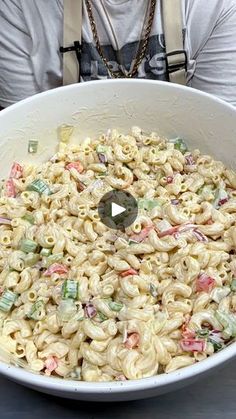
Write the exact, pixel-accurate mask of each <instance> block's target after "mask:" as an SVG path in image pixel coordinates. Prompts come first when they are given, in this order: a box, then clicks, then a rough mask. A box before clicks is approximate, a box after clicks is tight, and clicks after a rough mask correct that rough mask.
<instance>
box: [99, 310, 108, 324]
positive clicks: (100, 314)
mask: <svg viewBox="0 0 236 419" xmlns="http://www.w3.org/2000/svg"><path fill="white" fill-rule="evenodd" d="M98 317H99V320H101V322H104V321H105V320H108V317H107V316H105V314H103V313H102V312H101V311H99V312H98Z"/></svg>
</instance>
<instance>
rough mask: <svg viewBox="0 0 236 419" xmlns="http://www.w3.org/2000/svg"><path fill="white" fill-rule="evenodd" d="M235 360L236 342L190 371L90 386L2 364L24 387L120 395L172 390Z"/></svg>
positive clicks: (0, 371)
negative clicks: (163, 388)
mask: <svg viewBox="0 0 236 419" xmlns="http://www.w3.org/2000/svg"><path fill="white" fill-rule="evenodd" d="M235 356H236V342H233V343H231V344H230V345H229V346H228V347H226V348H224V349H222V350H221V351H219V352H217V353H215V354H213V355H211V356H209V357H208V358H206V359H204V360H202V361H199V362H197V363H195V364H193V365H190V366H188V367H184V368H180V369H179V370H176V371H173V372H170V373H168V374H167V373H163V374H159V375H154V376H152V377H148V378H141V379H137V380H127V381H106V382H105V381H104V382H86V381H76V380H67V379H63V378H57V377H47V376H45V375H40V374H37V373H33V372H29V371H27V370H24V369H22V368H19V367H15V366H12V365H9V364H6V363H4V362H0V374H2V375H4V376H6V377H8V378H10V379H12V380H13V381H17V382H20V383H22V384H24V385H27V384H28V385H29V386H33V387H38V388H42V389H47V390H53V391H56V392H58V393H61V392H63V393H68V394H69V393H70V394H71V393H81V394H86V393H87V394H100V393H103V394H109V393H110V394H111V393H112V394H119V393H130V392H138V391H141V390H145V391H147V390H151V389H155V388H161V387H166V386H171V384H175V383H181V382H183V381H185V380H188V379H191V378H195V377H196V378H197V377H198V376H199V375H201V374H203V373H206V372H207V371H210V370H211V369H214V368H215V367H217V366H219V365H221V364H223V363H224V362H226V361H229V360H230V359H232V358H233V357H235Z"/></svg>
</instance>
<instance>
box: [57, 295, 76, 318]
mask: <svg viewBox="0 0 236 419" xmlns="http://www.w3.org/2000/svg"><path fill="white" fill-rule="evenodd" d="M76 312H77V308H76V305H75V303H74V300H72V299H68V300H62V301H61V302H60V304H59V306H58V315H59V317H60V320H61V321H68V320H70V319H71V318H72V317H73V316H75V314H76Z"/></svg>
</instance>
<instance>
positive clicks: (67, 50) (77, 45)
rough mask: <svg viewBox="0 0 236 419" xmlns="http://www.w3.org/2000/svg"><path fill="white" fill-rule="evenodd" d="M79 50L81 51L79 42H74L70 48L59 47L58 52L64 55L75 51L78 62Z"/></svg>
mask: <svg viewBox="0 0 236 419" xmlns="http://www.w3.org/2000/svg"><path fill="white" fill-rule="evenodd" d="M81 50H82V47H81V43H80V42H79V41H75V42H74V45H71V46H70V47H60V52H61V53H62V54H65V53H66V52H71V51H75V53H76V56H77V58H78V60H79V59H80V55H81Z"/></svg>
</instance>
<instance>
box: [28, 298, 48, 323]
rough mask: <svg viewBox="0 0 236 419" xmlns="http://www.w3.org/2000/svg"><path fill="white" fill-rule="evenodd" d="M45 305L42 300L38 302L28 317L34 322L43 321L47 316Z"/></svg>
mask: <svg viewBox="0 0 236 419" xmlns="http://www.w3.org/2000/svg"><path fill="white" fill-rule="evenodd" d="M45 314H46V313H45V305H44V302H43V301H42V300H38V301H36V302H35V303H34V304H33V305H32V307H31V310H30V312H29V314H28V316H27V317H29V319H33V320H41V319H42V318H43V317H44V316H45Z"/></svg>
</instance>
